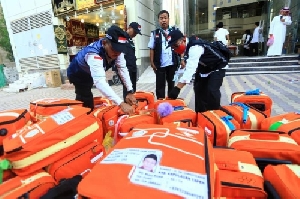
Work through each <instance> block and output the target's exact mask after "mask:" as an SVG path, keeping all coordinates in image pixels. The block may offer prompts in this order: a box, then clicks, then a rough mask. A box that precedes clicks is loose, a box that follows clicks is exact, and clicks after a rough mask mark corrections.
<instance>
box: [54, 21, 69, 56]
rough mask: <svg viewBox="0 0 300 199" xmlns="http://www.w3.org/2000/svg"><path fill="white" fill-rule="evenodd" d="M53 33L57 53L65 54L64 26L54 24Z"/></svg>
mask: <svg viewBox="0 0 300 199" xmlns="http://www.w3.org/2000/svg"><path fill="white" fill-rule="evenodd" d="M54 35H55V41H56V44H57V51H58V54H67V52H68V51H67V38H66V30H65V28H64V26H63V25H54Z"/></svg>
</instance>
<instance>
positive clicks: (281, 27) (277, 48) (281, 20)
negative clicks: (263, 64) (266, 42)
mask: <svg viewBox="0 0 300 199" xmlns="http://www.w3.org/2000/svg"><path fill="white" fill-rule="evenodd" d="M291 24H292V20H291V17H290V16H289V8H286V7H285V8H283V9H281V10H280V14H279V16H276V17H274V18H273V20H272V22H271V25H270V30H269V37H272V36H273V37H274V43H273V44H272V45H271V46H270V47H269V49H268V53H267V56H280V55H281V54H282V47H283V44H284V41H285V35H286V26H287V25H291Z"/></svg>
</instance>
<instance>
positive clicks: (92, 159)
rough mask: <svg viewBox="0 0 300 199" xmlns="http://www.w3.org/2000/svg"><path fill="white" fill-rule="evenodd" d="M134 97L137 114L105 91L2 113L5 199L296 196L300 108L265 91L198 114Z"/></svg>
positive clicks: (0, 173) (0, 190)
mask: <svg viewBox="0 0 300 199" xmlns="http://www.w3.org/2000/svg"><path fill="white" fill-rule="evenodd" d="M135 96H136V99H137V101H138V103H137V105H134V108H135V115H134V116H129V115H126V114H124V113H122V111H121V110H120V109H119V107H118V106H116V105H114V104H113V103H112V102H111V101H110V100H108V99H105V98H101V97H95V98H94V102H95V109H94V110H93V111H91V110H90V109H88V108H85V107H82V103H81V102H80V101H76V100H71V99H39V100H36V101H33V102H31V103H30V106H29V109H18V110H7V111H4V112H0V198H3V199H11V198H42V199H48V198H49V199H50V198H51V199H52V198H64V199H67V198H82V199H84V198H91V199H98V198H103V199H104V198H105V199H110V198H111V199H119V198H120V199H121V198H124V199H134V198H143V199H147V198H149V199H150V198H151V199H152V198H164V199H171V198H174V199H175V198H197V199H199V198H201V199H202V198H203V199H206V198H227V199H233V198H239V199H247V198H252V199H254V198H255V199H258V198H259V199H263V198H300V192H299V191H298V187H299V185H300V166H299V165H300V113H297V112H291V113H286V114H283V115H277V116H272V117H271V109H272V100H271V99H270V98H269V96H267V95H266V94H264V93H262V92H259V91H258V92H257V91H251V92H239V93H233V94H232V97H231V100H232V101H231V103H230V104H229V105H225V106H222V107H221V108H220V109H219V110H213V111H207V112H203V113H198V114H197V113H195V112H194V111H193V110H192V109H190V108H189V107H187V105H186V104H185V102H184V100H183V99H176V100H171V99H160V100H155V97H154V94H153V93H151V92H136V93H135ZM163 105H167V106H165V107H171V109H172V110H171V111H169V112H168V114H162V112H161V110H159V109H160V108H161V107H162V106H163Z"/></svg>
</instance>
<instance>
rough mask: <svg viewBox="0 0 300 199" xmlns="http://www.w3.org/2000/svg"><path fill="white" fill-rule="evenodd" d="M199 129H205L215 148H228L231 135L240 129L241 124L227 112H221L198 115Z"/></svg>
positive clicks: (215, 111) (214, 111)
mask: <svg viewBox="0 0 300 199" xmlns="http://www.w3.org/2000/svg"><path fill="white" fill-rule="evenodd" d="M197 120H198V127H200V128H202V129H204V132H205V133H206V135H207V136H208V138H209V140H210V141H211V143H212V144H213V145H214V146H224V147H225V146H227V142H228V139H229V134H230V133H231V131H232V130H235V129H239V128H240V124H239V123H238V122H237V121H236V120H235V119H234V118H233V117H232V116H231V115H228V114H227V113H226V112H224V111H221V110H213V111H206V112H203V113H198V117H197Z"/></svg>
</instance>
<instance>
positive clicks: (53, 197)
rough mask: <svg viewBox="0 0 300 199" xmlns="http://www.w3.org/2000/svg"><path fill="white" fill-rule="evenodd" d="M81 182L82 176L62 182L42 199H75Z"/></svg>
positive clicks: (41, 198)
mask: <svg viewBox="0 0 300 199" xmlns="http://www.w3.org/2000/svg"><path fill="white" fill-rule="evenodd" d="M81 180H82V176H81V175H76V176H74V177H72V178H69V179H64V180H61V181H60V182H59V184H58V185H57V186H55V187H53V188H51V189H49V190H48V192H47V193H46V194H44V195H43V196H42V197H40V199H74V197H75V196H76V195H77V187H78V184H79V183H80V181H81Z"/></svg>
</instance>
